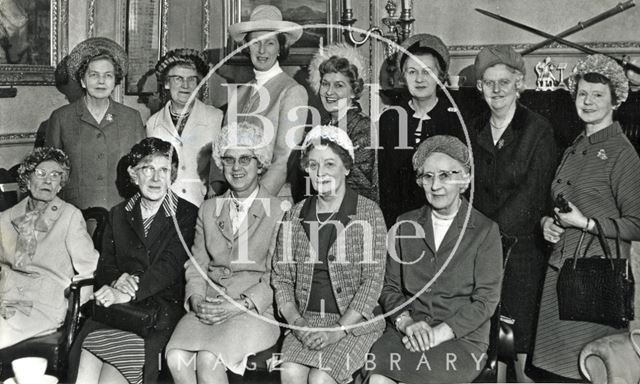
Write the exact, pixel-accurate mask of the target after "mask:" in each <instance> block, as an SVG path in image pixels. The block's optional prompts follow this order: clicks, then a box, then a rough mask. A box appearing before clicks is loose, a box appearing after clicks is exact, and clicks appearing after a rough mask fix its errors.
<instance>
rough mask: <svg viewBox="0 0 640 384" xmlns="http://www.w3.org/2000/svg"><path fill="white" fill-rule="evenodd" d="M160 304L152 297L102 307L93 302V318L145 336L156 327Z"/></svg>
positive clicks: (159, 315)
mask: <svg viewBox="0 0 640 384" xmlns="http://www.w3.org/2000/svg"><path fill="white" fill-rule="evenodd" d="M161 313H162V311H161V306H160V305H159V304H158V303H157V302H156V301H155V300H152V298H149V299H147V300H143V301H141V302H129V303H123V304H113V305H111V306H109V307H103V306H100V305H97V304H96V303H95V302H94V303H93V319H94V320H96V321H99V322H101V323H103V324H106V325H108V326H110V327H112V328H117V329H120V330H123V331H127V332H132V333H135V334H137V335H138V336H141V337H146V336H147V335H149V333H151V331H153V330H155V329H158V326H159V319H160V317H161Z"/></svg>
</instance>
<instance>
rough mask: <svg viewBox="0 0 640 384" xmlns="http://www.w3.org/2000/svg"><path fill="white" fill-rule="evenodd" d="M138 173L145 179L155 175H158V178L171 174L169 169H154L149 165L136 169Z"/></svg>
mask: <svg viewBox="0 0 640 384" xmlns="http://www.w3.org/2000/svg"><path fill="white" fill-rule="evenodd" d="M137 171H140V173H142V174H143V175H144V176H145V177H153V176H155V175H158V174H159V175H160V177H166V176H168V175H169V173H170V172H171V169H169V168H166V167H162V168H154V167H152V166H150V165H143V166H141V167H139V168H138V169H137Z"/></svg>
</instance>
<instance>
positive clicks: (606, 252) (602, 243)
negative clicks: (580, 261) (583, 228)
mask: <svg viewBox="0 0 640 384" xmlns="http://www.w3.org/2000/svg"><path fill="white" fill-rule="evenodd" d="M591 220H593V221H594V222H595V223H596V232H597V236H598V240H599V241H600V247H601V248H602V251H603V252H604V255H605V257H606V258H607V259H612V258H613V257H612V256H611V248H610V247H609V243H607V239H605V237H604V231H603V230H602V225H600V222H599V221H598V220H596V219H591ZM582 233H583V234H584V233H586V232H582ZM590 246H591V243H589V245H588V246H587V248H586V249H585V250H584V256H586V255H587V251H588V250H589V247H590Z"/></svg>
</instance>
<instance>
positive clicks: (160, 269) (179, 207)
mask: <svg viewBox="0 0 640 384" xmlns="http://www.w3.org/2000/svg"><path fill="white" fill-rule="evenodd" d="M138 196H139V195H136V196H134V197H132V198H131V199H129V200H128V201H123V202H122V203H120V204H118V205H116V206H115V207H113V208H112V209H111V211H110V212H109V220H108V222H107V225H106V228H105V232H104V238H103V243H102V253H101V255H100V260H99V261H98V268H97V269H96V276H95V285H94V287H95V289H99V288H100V287H102V286H103V285H111V283H112V282H113V281H114V280H116V279H117V278H118V277H120V275H122V274H123V273H124V272H127V273H129V274H132V275H137V276H139V277H140V282H139V284H138V291H137V294H136V297H135V299H134V301H142V300H144V299H147V298H149V297H154V299H155V300H156V302H159V303H161V305H162V307H163V309H164V311H163V312H164V316H165V317H164V318H163V320H164V321H166V323H163V324H168V326H167V327H163V329H162V330H156V331H153V332H152V333H151V334H149V335H148V336H147V337H146V338H145V371H144V381H145V382H149V383H154V382H156V381H157V376H158V369H159V366H158V355H159V354H161V353H162V350H163V349H164V346H165V345H166V344H167V342H168V341H169V337H170V336H171V333H172V332H173V329H174V328H175V326H176V324H177V323H178V321H179V320H180V318H181V317H182V316H183V315H184V308H183V305H182V304H183V300H184V286H185V280H184V264H185V262H186V261H187V251H186V250H185V248H184V246H183V244H182V242H181V241H180V237H179V236H178V233H177V232H176V230H175V227H174V222H173V218H172V217H171V216H170V215H169V216H168V215H166V210H165V211H163V208H164V206H165V204H166V203H167V201H169V200H171V197H169V198H167V199H165V202H164V203H163V208H161V209H160V210H159V211H158V213H157V214H156V216H155V218H154V220H153V223H152V224H151V228H149V234H148V236H146V237H145V235H144V229H143V224H142V216H141V211H140V200H139V198H138ZM170 196H173V201H174V203H173V204H175V217H176V220H177V222H178V227H179V228H180V232H181V234H182V237H183V239H184V241H185V243H186V245H187V247H189V248H191V245H192V244H193V238H194V235H195V224H196V218H197V216H198V208H197V207H196V206H195V205H193V204H191V203H189V202H188V201H186V200H183V199H181V198H179V197H177V195H175V194H171V195H170ZM104 327H106V326H105V325H104V324H101V323H99V322H97V321H93V320H91V319H89V320H88V321H87V323H86V324H85V326H84V327H83V329H82V331H81V334H80V335H79V336H78V338H77V340H76V342H75V344H74V350H76V351H74V352H72V356H71V361H72V364H73V361H74V358H76V357H75V356H74V354H75V353H78V357H79V349H80V348H81V346H82V341H83V340H84V338H85V337H86V336H87V335H88V334H89V333H91V332H92V331H94V330H97V329H101V328H104ZM71 377H73V376H71Z"/></svg>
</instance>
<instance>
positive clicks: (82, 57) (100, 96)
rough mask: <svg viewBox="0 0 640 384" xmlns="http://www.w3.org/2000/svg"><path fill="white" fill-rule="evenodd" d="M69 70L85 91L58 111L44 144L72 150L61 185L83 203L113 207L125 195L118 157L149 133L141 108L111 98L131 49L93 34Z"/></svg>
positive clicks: (69, 197)
mask: <svg viewBox="0 0 640 384" xmlns="http://www.w3.org/2000/svg"><path fill="white" fill-rule="evenodd" d="M68 60H69V76H71V77H73V78H75V79H76V80H77V81H78V82H79V83H80V84H81V85H82V88H83V90H84V97H82V98H80V99H79V100H77V101H75V102H73V103H71V104H69V105H65V106H63V107H60V108H58V109H56V110H55V111H53V113H52V114H51V117H50V118H49V126H48V127H47V133H46V138H45V145H47V146H52V147H56V148H60V149H62V150H63V151H65V153H66V154H67V155H68V156H69V159H70V160H71V168H72V169H73V173H71V175H70V177H69V182H68V183H67V185H65V187H64V188H63V190H62V197H63V199H64V200H65V201H67V202H69V203H71V204H73V205H75V206H77V207H78V208H80V209H85V208H88V207H104V208H107V209H108V208H111V207H112V206H114V205H115V204H117V203H118V202H120V201H121V200H122V198H121V197H120V196H119V195H118V190H117V189H116V176H117V175H116V170H117V166H118V161H119V160H120V158H121V157H122V156H123V155H125V154H126V153H127V152H128V151H129V148H131V147H132V146H133V145H134V144H135V143H137V142H138V141H140V140H141V139H142V138H143V137H144V126H143V124H142V119H141V118H140V113H138V111H136V110H135V109H132V108H129V107H127V106H125V105H122V104H120V103H117V102H115V101H113V100H112V99H111V93H112V92H113V89H114V88H115V86H116V85H118V84H120V82H121V81H122V79H123V78H124V76H125V75H126V74H127V61H128V60H127V54H126V52H125V51H124V49H123V48H122V47H121V46H120V45H118V44H117V43H115V42H114V41H112V40H109V39H107V38H104V37H93V38H90V39H87V40H85V41H83V42H81V43H80V44H78V45H77V46H76V47H75V48H74V49H73V51H71V53H70V54H69V59H68Z"/></svg>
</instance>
